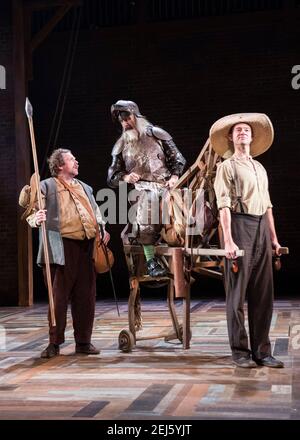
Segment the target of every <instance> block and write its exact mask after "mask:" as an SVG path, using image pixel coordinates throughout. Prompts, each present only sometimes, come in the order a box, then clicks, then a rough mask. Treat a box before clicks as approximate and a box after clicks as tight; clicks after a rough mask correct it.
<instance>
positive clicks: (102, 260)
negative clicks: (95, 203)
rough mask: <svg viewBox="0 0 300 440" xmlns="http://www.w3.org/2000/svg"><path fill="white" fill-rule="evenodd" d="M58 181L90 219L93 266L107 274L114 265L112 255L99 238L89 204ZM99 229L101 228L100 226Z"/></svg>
mask: <svg viewBox="0 0 300 440" xmlns="http://www.w3.org/2000/svg"><path fill="white" fill-rule="evenodd" d="M58 180H59V181H60V182H61V183H62V184H63V185H64V187H65V188H66V189H67V190H68V191H70V193H71V194H72V196H73V197H76V198H77V199H78V200H79V201H80V203H81V204H82V205H83V206H84V207H85V209H86V210H87V211H88V213H89V214H90V216H91V217H92V219H93V221H94V224H95V228H96V237H95V240H94V249H93V260H94V264H95V270H96V272H97V273H105V272H108V271H109V270H110V269H111V268H112V266H113V264H114V255H113V253H112V251H111V250H110V249H109V248H108V247H107V246H106V244H105V243H104V241H103V239H102V238H101V236H100V232H99V226H98V223H97V219H96V216H95V213H94V211H93V209H92V207H91V205H90V203H89V202H88V201H87V200H86V199H85V198H83V197H82V196H81V195H80V194H78V193H77V192H76V191H74V190H73V188H72V187H71V186H70V185H68V184H67V183H66V182H65V181H64V180H62V179H58ZM100 227H101V228H102V225H101V226H100Z"/></svg>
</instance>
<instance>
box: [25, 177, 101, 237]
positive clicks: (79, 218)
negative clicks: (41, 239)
mask: <svg viewBox="0 0 300 440" xmlns="http://www.w3.org/2000/svg"><path fill="white" fill-rule="evenodd" d="M55 181H56V185H57V196H58V205H59V220H60V233H61V236H62V237H65V238H72V239H74V240H84V239H85V238H88V239H90V238H94V237H95V236H96V228H95V225H94V222H93V219H92V218H91V216H90V214H89V212H88V211H87V210H86V209H85V207H84V206H83V205H82V203H80V201H79V200H78V199H77V198H76V197H75V196H73V195H72V194H71V193H70V191H68V190H67V189H66V188H65V187H64V186H63V185H62V184H61V183H60V182H59V180H58V179H55ZM70 185H71V186H72V187H73V188H74V189H76V190H77V191H78V192H79V193H80V195H81V196H82V197H84V198H85V199H86V200H87V201H88V203H90V202H89V199H88V196H87V195H86V193H85V191H84V189H83V187H82V186H81V185H80V183H79V182H77V180H75V179H74V181H73V183H71V184H70ZM35 211H36V210H35ZM96 218H97V222H98V223H100V224H103V223H104V222H103V220H102V216H101V212H100V209H99V207H98V208H97V212H96ZM26 220H27V222H28V223H29V225H30V226H31V227H37V224H36V221H35V213H33V214H31V215H30V216H29V217H27V219H26Z"/></svg>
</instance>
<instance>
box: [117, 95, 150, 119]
mask: <svg viewBox="0 0 300 440" xmlns="http://www.w3.org/2000/svg"><path fill="white" fill-rule="evenodd" d="M110 111H111V115H112V118H113V119H114V120H118V117H119V114H120V112H128V113H133V114H134V115H135V116H136V117H138V118H143V117H144V116H143V115H141V114H140V110H139V108H138V106H137V104H136V103H135V102H133V101H125V100H123V99H120V100H119V101H117V102H116V103H115V104H113V105H112V106H111V109H110Z"/></svg>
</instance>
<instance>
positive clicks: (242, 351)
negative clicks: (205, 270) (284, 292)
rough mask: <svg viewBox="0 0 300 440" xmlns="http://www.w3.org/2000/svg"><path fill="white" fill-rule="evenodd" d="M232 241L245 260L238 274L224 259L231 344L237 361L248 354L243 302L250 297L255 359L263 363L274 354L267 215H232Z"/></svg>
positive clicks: (250, 318)
mask: <svg viewBox="0 0 300 440" xmlns="http://www.w3.org/2000/svg"><path fill="white" fill-rule="evenodd" d="M231 218H232V219H231V231H232V237H233V241H234V242H235V243H236V245H237V246H238V247H239V248H240V249H244V250H245V256H244V257H240V258H238V259H237V263H238V268H239V270H238V272H237V273H234V272H233V271H232V270H231V264H232V261H231V260H228V259H227V258H226V259H225V277H224V278H225V290H226V309H227V325H228V334H229V342H230V346H231V350H232V356H233V358H234V359H237V358H239V357H241V356H245V355H248V354H249V352H250V351H249V349H248V336H247V332H246V329H245V325H244V302H245V298H246V294H247V297H248V322H249V332H250V347H251V351H252V355H253V356H254V357H255V358H257V359H262V358H264V357H265V356H268V355H270V354H271V346H270V340H269V330H270V325H271V319H272V312H273V273H272V245H271V239H270V231H269V225H268V220H267V216H266V214H265V215H263V216H253V215H248V214H232V216H231Z"/></svg>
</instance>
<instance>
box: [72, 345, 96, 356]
mask: <svg viewBox="0 0 300 440" xmlns="http://www.w3.org/2000/svg"><path fill="white" fill-rule="evenodd" d="M75 352H76V354H99V353H100V350H98V349H97V348H96V347H94V345H93V344H76V350H75Z"/></svg>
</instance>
